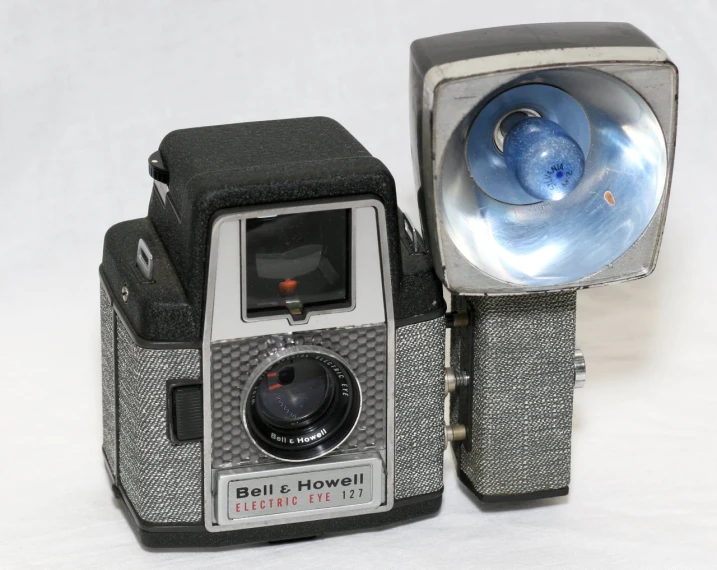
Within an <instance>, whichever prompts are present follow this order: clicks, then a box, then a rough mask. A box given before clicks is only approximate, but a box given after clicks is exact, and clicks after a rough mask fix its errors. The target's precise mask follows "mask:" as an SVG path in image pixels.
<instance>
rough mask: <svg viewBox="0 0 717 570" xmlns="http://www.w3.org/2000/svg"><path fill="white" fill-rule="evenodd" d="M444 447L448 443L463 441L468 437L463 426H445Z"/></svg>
mask: <svg viewBox="0 0 717 570" xmlns="http://www.w3.org/2000/svg"><path fill="white" fill-rule="evenodd" d="M445 429H446V447H448V442H449V441H463V440H464V439H465V438H466V437H468V431H467V430H466V426H464V425H463V424H453V425H446V428H445Z"/></svg>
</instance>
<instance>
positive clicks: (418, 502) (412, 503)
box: [112, 485, 443, 548]
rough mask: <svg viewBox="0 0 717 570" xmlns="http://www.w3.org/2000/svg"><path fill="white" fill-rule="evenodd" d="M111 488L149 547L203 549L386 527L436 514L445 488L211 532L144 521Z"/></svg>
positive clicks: (119, 492) (118, 490) (116, 489)
mask: <svg viewBox="0 0 717 570" xmlns="http://www.w3.org/2000/svg"><path fill="white" fill-rule="evenodd" d="M112 491H113V492H114V494H115V496H116V497H117V498H118V499H119V501H120V503H121V505H122V510H123V511H124V513H125V515H126V517H127V519H128V521H129V523H130V526H131V527H132V529H133V530H134V532H135V534H136V535H137V538H138V539H139V541H140V543H142V545H143V546H146V547H147V548H201V547H222V546H236V545H240V544H251V543H257V542H288V541H294V540H300V539H308V538H315V537H318V536H322V535H325V534H335V533H339V532H351V531H358V530H364V529H371V528H376V527H383V526H387V525H391V524H396V523H399V522H403V521H407V520H410V519H415V518H418V517H427V516H429V515H432V514H435V513H436V512H438V510H439V509H440V507H441V500H442V497H443V490H441V491H438V492H437V493H430V494H427V495H420V496H418V497H411V498H409V499H402V500H398V501H396V502H395V503H394V506H393V509H391V510H390V511H387V512H383V513H376V514H369V515H360V516H354V517H343V518H335V519H329V520H319V521H309V522H303V523H294V524H285V525H276V526H269V527H258V528H250V529H244V530H232V531H226V532H209V531H207V530H206V529H205V528H204V525H203V524H201V523H200V524H192V525H189V524H156V523H150V522H147V521H144V520H142V519H141V518H140V517H139V515H138V514H137V512H136V511H135V510H134V507H133V506H132V503H131V502H130V501H129V499H128V498H127V495H126V493H125V492H124V489H122V487H121V486H117V485H113V486H112Z"/></svg>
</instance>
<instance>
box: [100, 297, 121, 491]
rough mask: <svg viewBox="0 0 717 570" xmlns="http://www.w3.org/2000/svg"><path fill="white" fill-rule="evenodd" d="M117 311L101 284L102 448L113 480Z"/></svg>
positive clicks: (115, 452) (115, 436) (115, 453)
mask: <svg viewBox="0 0 717 570" xmlns="http://www.w3.org/2000/svg"><path fill="white" fill-rule="evenodd" d="M115 318H116V317H115V312H114V310H113V309H112V301H110V299H109V296H108V295H107V293H106V292H105V290H104V288H103V287H102V286H101V285H100V341H101V344H102V449H103V450H104V452H105V457H106V458H107V466H108V467H109V470H110V474H111V475H112V478H113V480H115V481H116V480H117V413H116V409H115V408H116V402H117V399H116V394H115V388H116V383H115Z"/></svg>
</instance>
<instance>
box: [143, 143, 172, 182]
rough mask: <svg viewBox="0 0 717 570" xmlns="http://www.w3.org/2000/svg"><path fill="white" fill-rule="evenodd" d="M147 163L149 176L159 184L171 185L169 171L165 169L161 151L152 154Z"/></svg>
mask: <svg viewBox="0 0 717 570" xmlns="http://www.w3.org/2000/svg"><path fill="white" fill-rule="evenodd" d="M147 162H148V164H149V175H150V176H151V177H152V178H154V179H155V180H156V181H157V182H162V183H163V184H169V170H167V169H166V168H165V166H164V162H163V161H162V155H161V154H160V153H159V151H155V152H153V153H152V154H150V155H149V159H148V160H147Z"/></svg>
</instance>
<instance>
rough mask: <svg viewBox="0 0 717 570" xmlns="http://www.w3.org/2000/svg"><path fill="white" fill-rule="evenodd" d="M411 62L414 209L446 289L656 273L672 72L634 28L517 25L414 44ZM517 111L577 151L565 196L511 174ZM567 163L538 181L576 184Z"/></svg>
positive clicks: (552, 284)
mask: <svg viewBox="0 0 717 570" xmlns="http://www.w3.org/2000/svg"><path fill="white" fill-rule="evenodd" d="M411 64H412V65H411V92H412V93H411V108H412V149H413V157H414V167H415V175H416V179H417V181H418V183H419V187H420V193H421V195H422V197H421V199H420V200H419V202H420V204H421V208H422V211H423V222H424V227H425V226H427V233H428V235H429V236H430V239H431V245H432V251H433V256H434V262H435V267H436V270H437V271H438V273H439V275H440V277H441V278H442V280H443V282H444V284H445V285H446V286H447V287H448V289H449V290H451V291H452V292H454V293H458V294H461V295H475V294H510V293H527V292H537V291H553V290H560V289H577V288H584V287H590V286H593V285H600V284H605V283H612V282H619V281H625V280H629V279H636V278H640V277H644V276H646V275H648V274H649V273H650V272H651V271H652V270H653V269H654V267H655V263H656V259H657V252H658V249H659V244H660V239H661V235H662V231H663V227H664V222H665V215H666V210H667V202H668V196H669V187H670V177H671V171H672V162H673V155H674V146H675V123H676V105H677V69H676V68H675V66H674V65H673V64H672V63H671V62H670V60H669V59H668V57H667V55H666V54H665V52H663V51H662V50H661V49H660V48H659V47H658V46H657V45H656V44H655V43H654V42H653V41H652V40H651V39H650V38H648V37H647V36H646V35H644V34H643V33H642V32H640V31H639V30H638V29H636V28H635V27H633V26H631V25H629V24H606V23H585V24H575V23H570V24H538V25H524V26H511V27H505V28H494V29H488V30H476V31H470V32H461V33H458V34H449V35H444V36H438V37H434V38H425V39H421V40H418V41H416V42H414V43H413V45H412V46H411ZM516 112H518V113H523V114H525V115H526V117H529V119H528V120H532V121H538V122H539V121H541V120H544V121H545V123H550V125H555V126H556V127H557V129H556V132H557V131H559V132H560V133H561V136H563V135H564V138H566V139H567V140H570V141H573V142H572V147H574V149H576V151H575V152H573V150H572V147H570V148H571V152H573V155H571V156H576V155H577V154H580V152H582V156H584V171H581V172H580V174H581V177H580V178H579V181H577V180H574V182H576V183H575V184H574V185H573V186H574V187H571V188H570V189H569V191H565V192H557V193H554V194H550V193H546V194H545V196H543V198H542V199H541V194H540V192H539V191H538V192H537V193H536V192H535V191H526V187H525V185H524V184H522V183H521V179H520V177H519V176H517V175H516V172H515V167H513V168H512V169H511V163H510V161H506V157H505V156H503V149H502V148H500V147H501V146H502V141H503V139H504V138H505V140H506V141H507V140H508V139H509V138H510V136H509V134H508V133H505V132H502V131H501V129H502V127H501V122H502V121H505V119H506V117H509V116H510V115H511V114H514V113H516ZM536 117H537V118H536ZM497 139H498V140H499V141H500V143H501V144H497V143H496V140H497ZM546 140H547V143H546V144H547V146H550V139H549V138H548V139H546ZM564 148H568V146H564ZM507 152H508V150H507V149H506V153H507ZM556 152H557V153H558V154H557V155H555V156H557V157H558V158H559V157H560V152H561V151H560V149H558V151H556ZM538 154H540V153H538ZM534 155H535V153H534ZM535 156H537V155H535ZM543 156H547V154H545V153H543ZM519 158H520V159H521V160H518V161H517V163H518V164H521V165H526V164H528V166H530V164H529V163H526V162H525V161H526V160H529V159H528V158H525V157H523V156H520V157H519ZM521 161H522V162H521ZM566 161H567V162H565V164H563V161H561V160H556V161H554V162H555V165H554V166H549V167H548V170H545V168H543V167H544V165H542V164H540V163H536V165H535V166H536V169H535V172H537V175H536V176H538V177H539V176H541V172H543V171H545V172H544V174H543V175H544V176H546V177H548V178H546V179H545V181H547V183H549V184H552V182H550V180H549V177H550V174H551V170H550V169H551V168H552V172H553V173H555V172H557V176H558V177H562V176H563V175H564V174H566V176H569V175H570V174H572V170H570V168H568V163H569V160H568V158H566ZM573 162H575V161H573ZM515 163H516V161H515V160H513V164H515ZM551 164H552V163H551ZM563 166H565V168H563V169H561V167H563ZM541 168H542V169H543V170H541ZM581 168H582V166H581ZM563 170H564V171H565V172H563ZM540 182H541V181H540V180H538V183H540Z"/></svg>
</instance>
